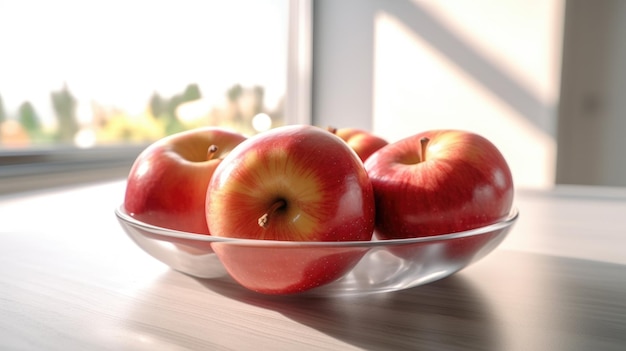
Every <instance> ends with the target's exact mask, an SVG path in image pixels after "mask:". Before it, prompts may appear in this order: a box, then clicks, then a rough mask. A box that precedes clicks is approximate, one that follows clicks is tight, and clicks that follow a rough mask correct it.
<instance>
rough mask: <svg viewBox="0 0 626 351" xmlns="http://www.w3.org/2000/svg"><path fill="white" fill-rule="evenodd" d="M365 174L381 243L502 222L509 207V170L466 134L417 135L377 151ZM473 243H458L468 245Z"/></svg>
mask: <svg viewBox="0 0 626 351" xmlns="http://www.w3.org/2000/svg"><path fill="white" fill-rule="evenodd" d="M365 168H366V169H367V171H368V174H369V177H370V179H371V181H372V185H373V187H374V194H375V197H376V231H377V235H378V236H379V237H380V238H382V239H397V238H411V237H421V236H431V235H438V234H445V233H454V232H459V231H464V230H469V229H473V228H478V227H482V226H485V225H488V224H492V223H494V222H497V221H499V220H501V219H503V218H505V217H506V216H507V215H508V214H509V212H510V210H511V206H512V202H513V179H512V176H511V171H510V169H509V166H508V164H507V162H506V160H505V159H504V157H503V156H502V154H501V153H500V151H499V150H498V149H497V148H496V146H495V145H494V144H493V143H491V142H490V141H489V140H487V139H486V138H484V137H482V136H480V135H477V134H474V133H471V132H467V131H460V130H432V131H426V132H422V133H419V134H416V135H413V136H411V137H408V138H405V139H403V140H400V141H397V142H395V143H392V144H389V145H388V146H386V147H384V148H382V149H380V150H379V151H377V152H376V153H374V154H373V155H372V156H371V157H370V158H369V159H368V160H367V161H366V162H365ZM470 242H472V240H463V243H464V245H469V243H470Z"/></svg>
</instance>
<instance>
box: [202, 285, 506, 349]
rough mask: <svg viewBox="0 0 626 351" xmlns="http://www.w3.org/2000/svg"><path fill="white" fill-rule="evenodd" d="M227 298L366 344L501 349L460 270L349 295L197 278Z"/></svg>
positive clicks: (489, 317)
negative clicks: (408, 285) (287, 291)
mask: <svg viewBox="0 0 626 351" xmlns="http://www.w3.org/2000/svg"><path fill="white" fill-rule="evenodd" d="M198 281H199V282H200V283H201V284H203V285H204V286H205V287H207V288H208V289H210V290H212V291H215V292H216V293H219V294H222V295H224V296H227V297H229V298H232V299H236V300H239V301H242V302H245V303H249V304H252V305H255V306H259V307H262V308H267V309H271V310H274V311H277V312H279V313H281V314H283V315H285V316H286V317H288V318H290V319H292V320H294V321H296V322H298V323H302V324H304V325H307V326H309V327H311V328H314V329H316V330H319V331H321V332H323V333H325V334H328V335H330V336H332V337H334V338H336V339H338V340H342V341H344V342H347V343H350V344H353V345H355V346H357V347H362V348H365V349H368V350H408V349H410V350H413V349H430V350H432V349H437V350H442V349H446V350H451V349H452V350H454V349H459V350H467V349H472V350H474V349H476V350H501V349H502V348H503V344H504V342H503V340H502V335H501V334H502V332H501V330H500V329H499V326H498V322H497V320H496V317H495V316H494V313H493V310H492V308H490V306H489V305H488V303H487V301H486V299H485V298H484V297H483V296H482V295H481V293H480V292H479V291H478V290H477V289H475V288H474V287H473V286H472V284H471V283H470V282H469V281H468V280H466V279H464V278H463V277H462V276H459V275H454V276H452V277H449V278H446V279H443V280H440V281H437V282H434V283H430V284H427V285H423V286H418V287H416V288H412V289H407V290H402V291H397V292H390V293H379V294H371V295H366V296H351V297H313V296H297V295H292V296H271V295H262V294H258V293H255V292H252V291H248V290H246V289H244V288H241V289H233V286H232V284H235V283H231V282H224V281H219V280H218V281H216V280H202V279H199V280H198Z"/></svg>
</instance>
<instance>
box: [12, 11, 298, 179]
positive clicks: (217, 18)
mask: <svg viewBox="0 0 626 351" xmlns="http://www.w3.org/2000/svg"><path fill="white" fill-rule="evenodd" d="M307 3H308V2H307V1H302V0H230V1H216V0H215V1H213V0H210V1H200V0H197V1H196V0H159V1H118V0H114V1H104V0H94V1H88V2H85V1H78V0H53V1H44V0H25V1H3V2H0V17H1V19H0V47H1V48H2V50H1V52H2V58H1V59H0V179H2V178H3V177H4V178H6V177H9V176H11V177H15V176H17V175H19V174H23V173H24V172H26V173H29V174H30V173H33V174H35V173H37V174H40V173H42V172H43V173H45V172H50V171H53V170H54V169H71V168H73V166H72V164H76V165H80V167H82V168H84V167H85V165H86V164H88V163H89V162H90V158H91V159H93V158H95V159H96V160H97V161H93V160H92V163H94V162H95V163H99V164H100V165H101V166H106V164H107V162H117V163H119V162H120V160H122V159H124V158H125V161H124V164H125V165H127V164H128V161H129V160H132V159H134V157H135V156H136V154H137V153H138V152H139V151H140V150H141V149H143V147H145V145H147V143H150V142H152V141H154V140H156V139H158V138H161V137H163V136H165V135H168V134H172V133H174V132H178V131H182V130H185V129H190V128H194V127H198V126H202V125H217V126H225V127H230V128H234V129H236V130H239V131H241V132H242V133H245V134H248V135H251V134H254V133H257V132H259V131H262V130H265V129H268V128H270V127H275V126H278V125H281V124H285V123H289V121H287V120H286V113H285V111H286V109H289V102H288V101H287V96H286V91H287V90H288V89H287V85H288V84H290V85H293V84H302V83H303V82H305V83H306V81H303V80H302V77H301V76H302V72H300V71H299V66H298V65H301V61H302V59H301V58H299V57H300V56H298V55H301V53H302V45H303V43H306V41H305V42H303V41H302V40H299V39H298V38H299V37H301V34H300V33H301V31H296V32H295V33H296V34H295V36H294V34H290V33H292V31H290V30H289V26H290V25H294V23H296V22H294V19H295V20H297V19H298V18H301V17H302V13H303V12H302V11H303V9H304V11H305V12H304V14H305V16H306V15H308V14H307V13H306V6H304V7H303V6H302V4H307ZM309 6H310V5H309ZM294 11H295V12H294ZM294 13H295V17H294ZM290 16H291V20H290ZM296 26H298V24H297V23H296ZM300 27H301V24H300ZM296 28H298V27H296ZM290 45H291V46H293V45H295V46H294V47H295V49H293V50H292V51H293V52H290ZM298 46H299V50H298ZM294 50H295V51H294ZM294 55H295V56H294ZM289 70H293V72H296V73H295V76H293V77H289V76H288V73H289V72H290V71H289ZM291 105H292V106H294V107H292V109H293V108H298V106H301V105H302V103H301V102H296V103H295V105H294V103H291ZM305 118H306V117H305ZM300 120H302V119H300ZM102 149H104V150H105V151H102ZM123 150H130V152H128V151H123ZM105 155H109V156H105ZM116 155H117V156H116ZM50 163H51V164H56V165H57V166H58V167H56V168H55V167H52V168H46V167H43V168H42V167H41V166H42V165H44V166H45V165H46V164H50ZM33 165H35V166H33ZM80 167H79V168H80ZM94 167H95V165H94Z"/></svg>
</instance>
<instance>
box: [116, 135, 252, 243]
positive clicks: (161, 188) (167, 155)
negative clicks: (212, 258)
mask: <svg viewBox="0 0 626 351" xmlns="http://www.w3.org/2000/svg"><path fill="white" fill-rule="evenodd" d="M245 139H246V138H245V137H244V136H243V135H242V134H240V133H238V132H235V131H231V130H229V129H225V128H221V127H200V128H196V129H191V130H188V131H184V132H180V133H177V134H172V135H170V136H167V137H164V138H162V139H159V140H157V141H156V142H154V143H153V144H151V145H149V146H148V147H147V148H146V149H145V150H143V151H142V152H141V153H140V154H139V156H138V157H137V159H136V160H135V162H134V163H133V166H132V168H131V170H130V173H129V175H128V179H127V184H126V193H125V197H124V208H125V210H126V212H127V213H128V214H129V215H130V216H132V217H134V218H136V219H138V220H140V221H142V222H146V223H149V224H152V225H156V226H160V227H164V228H170V229H175V230H181V231H186V232H191V233H197V234H210V229H209V226H208V224H207V222H206V214H205V208H204V206H205V203H206V191H207V188H208V185H209V181H210V179H211V176H212V175H213V171H214V170H215V168H216V167H217V166H218V165H219V164H220V162H221V161H222V159H223V157H224V156H225V155H227V154H228V153H229V152H230V151H231V150H232V149H233V148H234V147H235V146H237V145H238V144H239V143H241V142H242V141H244V140H245Z"/></svg>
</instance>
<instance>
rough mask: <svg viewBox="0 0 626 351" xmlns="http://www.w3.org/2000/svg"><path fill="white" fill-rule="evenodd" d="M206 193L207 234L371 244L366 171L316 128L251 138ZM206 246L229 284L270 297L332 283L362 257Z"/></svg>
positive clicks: (288, 129) (218, 172)
mask: <svg viewBox="0 0 626 351" xmlns="http://www.w3.org/2000/svg"><path fill="white" fill-rule="evenodd" d="M207 193H208V194H210V195H209V196H208V197H207V204H206V209H207V220H208V222H209V223H211V233H212V234H213V235H214V236H220V237H230V238H245V239H263V240H268V241H269V240H274V241H319V242H337V241H364V240H371V238H372V233H373V229H374V194H373V190H372V185H371V183H370V181H369V177H368V176H367V173H366V171H365V168H364V167H363V164H362V162H361V161H360V160H359V158H358V156H357V154H356V153H355V152H354V151H353V150H352V149H350V147H348V145H347V144H346V143H345V142H344V141H343V140H341V139H340V138H339V137H337V136H336V135H333V134H331V133H328V132H327V131H325V130H323V129H321V128H317V127H313V126H304V125H295V126H293V125H292V126H284V127H278V128H275V129H272V130H269V131H266V132H263V133H260V134H257V135H255V136H253V137H250V138H249V139H248V140H246V141H244V142H243V143H241V144H239V145H238V146H237V147H236V148H235V149H233V150H232V152H231V153H230V154H229V155H228V156H226V157H225V158H224V160H223V161H222V163H221V164H220V165H219V166H218V167H217V168H216V170H215V173H214V174H213V178H212V179H211V183H210V184H209V188H208V192H207ZM213 248H214V250H215V252H216V254H217V255H218V257H220V259H221V260H222V263H224V266H225V268H226V270H227V271H228V272H229V273H230V274H231V276H233V278H234V279H235V280H237V281H239V282H240V283H241V284H242V285H243V286H245V287H248V288H250V289H252V290H255V291H259V292H263V293H269V294H285V293H293V292H300V291H305V290H308V289H310V288H313V287H316V286H320V285H322V284H325V283H328V282H330V281H333V280H335V279H337V278H339V277H340V276H341V275H343V274H345V272H346V271H347V270H349V269H350V268H351V267H352V266H353V265H354V264H356V262H357V261H358V259H359V258H360V255H362V253H363V250H360V249H359V250H346V249H343V250H342V251H341V252H337V251H335V250H333V249H328V248H326V249H324V248H323V247H322V248H319V247H318V249H310V248H309V249H308V250H303V249H302V248H300V249H294V247H290V248H282V249H278V248H274V247H273V246H272V244H271V243H268V244H267V245H263V246H262V247H249V245H247V244H234V243H214V244H213ZM338 253H339V255H337V254H338ZM311 267H313V268H311ZM313 271H315V272H313Z"/></svg>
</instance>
